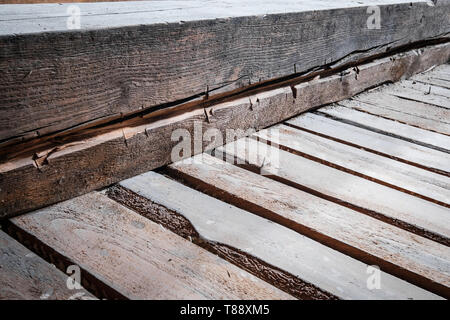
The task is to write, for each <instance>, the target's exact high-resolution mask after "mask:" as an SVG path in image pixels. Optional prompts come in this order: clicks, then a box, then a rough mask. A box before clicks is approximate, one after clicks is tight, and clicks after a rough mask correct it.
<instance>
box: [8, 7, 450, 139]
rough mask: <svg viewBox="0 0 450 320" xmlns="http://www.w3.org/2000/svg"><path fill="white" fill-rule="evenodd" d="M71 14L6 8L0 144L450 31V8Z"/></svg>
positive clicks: (84, 10)
mask: <svg viewBox="0 0 450 320" xmlns="http://www.w3.org/2000/svg"><path fill="white" fill-rule="evenodd" d="M70 5H71V4H58V3H55V4H35V5H2V6H1V10H0V48H1V49H0V57H1V59H0V69H1V70H2V71H3V72H2V74H1V81H0V93H1V94H0V106H1V107H0V108H1V109H0V110H1V111H2V112H1V114H0V140H5V139H11V138H14V137H33V136H39V135H44V134H49V133H53V132H56V131H61V130H65V129H68V128H72V127H75V126H78V125H81V124H85V123H86V122H90V121H93V120H97V121H101V120H105V119H109V118H111V117H112V118H116V119H117V118H120V117H121V115H123V114H130V113H133V112H138V111H141V110H142V109H149V108H151V107H155V106H159V105H164V104H166V103H174V102H177V101H179V100H183V99H187V98H195V97H202V96H205V95H210V94H213V93H218V92H221V91H229V90H233V89H237V88H242V87H245V86H247V85H249V84H250V83H257V82H260V81H265V80H270V79H274V78H280V77H284V76H291V75H293V74H295V73H302V72H307V71H309V70H313V69H315V68H323V67H324V66H337V65H343V64H345V63H347V62H350V61H357V60H360V59H362V58H367V57H369V56H372V55H375V54H380V53H384V52H386V51H392V50H393V49H395V48H398V47H401V46H411V43H415V42H421V41H426V40H433V39H436V38H440V39H444V40H445V39H448V33H449V32H450V28H449V26H448V23H446V22H447V20H448V16H447V12H448V10H450V9H449V8H450V3H449V2H448V1H439V2H437V3H436V4H435V5H433V6H429V5H428V3H427V2H426V1H417V0H414V1H411V0H409V1H406V0H405V1H400V2H399V1H397V0H381V1H380V0H377V1H375V0H361V1H358V2H355V1H350V0H345V1H344V0H341V1H338V2H336V1H300V2H299V1H298V0H284V1H282V2H277V1H275V2H274V1H268V0H264V1H261V0H249V1H246V2H245V3H244V4H243V3H242V1H238V0H229V1H227V2H222V1H206V0H194V1H136V2H127V1H124V2H113V3H79V4H77V7H78V8H79V10H80V28H79V29H69V27H68V21H71V20H68V19H69V18H70V17H71V14H70V13H68V11H67V10H68V8H69V6H70ZM371 5H378V6H379V9H380V16H381V17H382V23H381V25H380V29H374V28H368V27H367V21H368V17H369V15H368V13H367V7H369V6H371ZM324 21H327V22H328V21H333V23H324ZM417 21H421V24H423V25H426V26H427V27H426V28H422V27H420V28H418V27H417ZM69 26H70V25H69Z"/></svg>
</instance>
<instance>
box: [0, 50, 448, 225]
mask: <svg viewBox="0 0 450 320" xmlns="http://www.w3.org/2000/svg"><path fill="white" fill-rule="evenodd" d="M449 57H450V45H449V44H442V45H436V46H431V47H426V48H423V49H421V50H420V54H417V52H408V53H402V54H398V55H396V56H395V59H389V58H388V59H380V60H377V61H374V62H371V63H369V64H366V65H361V66H360V67H359V70H360V71H359V76H358V77H355V74H356V71H355V70H351V69H350V70H347V71H348V73H346V74H345V75H342V76H340V75H338V76H330V77H326V78H322V79H318V80H312V81H309V82H307V83H303V84H301V85H298V86H296V90H295V92H296V95H295V96H294V95H293V90H292V89H291V88H290V87H282V88H278V89H273V90H270V91H266V92H261V93H256V94H253V95H251V96H249V97H244V98H240V99H237V100H234V101H230V102H225V103H221V104H218V105H214V106H211V107H208V108H206V109H201V108H200V109H199V108H196V109H194V110H190V111H186V112H185V113H183V114H181V115H175V116H172V117H168V118H164V119H159V120H152V122H151V123H145V122H144V124H142V123H141V124H140V125H137V126H133V127H125V128H119V129H117V128H115V129H114V130H112V131H106V132H104V133H102V134H98V135H96V136H93V137H82V138H79V139H78V140H75V141H70V142H66V143H58V142H54V143H53V144H52V145H50V146H48V147H47V149H44V150H40V152H39V154H41V155H42V158H41V159H40V165H39V167H37V163H36V162H35V161H34V160H33V159H35V158H34V156H33V155H32V154H29V155H22V157H20V158H17V159H15V160H12V161H9V162H4V163H2V164H0V190H1V191H2V192H1V193H0V203H1V204H2V205H1V209H0V218H1V217H6V216H11V215H17V214H20V213H23V212H26V211H29V210H32V209H36V208H40V207H43V206H46V205H50V204H53V203H55V202H58V201H62V200H66V199H69V198H72V197H75V196H78V195H81V194H84V193H87V192H89V191H92V190H95V189H98V188H101V187H104V186H107V185H110V184H112V183H115V182H118V181H120V180H123V179H126V178H129V177H132V176H134V175H136V174H140V173H143V172H146V171H148V170H152V169H154V168H157V167H160V166H162V165H165V164H168V163H171V151H172V148H173V147H174V146H175V145H176V144H178V141H171V135H172V132H173V131H174V130H176V129H185V130H187V132H188V133H190V135H191V138H192V140H193V141H196V144H197V145H200V146H203V148H202V147H197V148H192V150H191V151H192V153H191V154H186V157H189V156H191V155H194V154H198V153H201V152H203V151H204V150H207V149H212V148H214V147H216V146H219V145H222V144H223V141H212V139H211V137H208V138H207V139H206V140H207V141H206V142H203V143H202V142H201V140H202V134H200V135H198V134H195V132H194V124H195V123H196V122H197V121H198V123H199V124H201V126H202V128H201V129H199V132H201V133H202V132H203V133H204V132H206V130H208V129H214V130H215V129H217V130H219V131H220V132H221V133H222V136H226V130H227V129H234V130H239V129H240V130H241V132H240V133H239V132H238V131H237V132H236V133H238V135H237V136H236V138H240V137H242V136H244V135H248V134H249V133H248V132H247V130H249V129H250V130H251V129H254V130H259V129H262V128H265V127H268V126H270V125H273V124H275V123H278V122H280V121H283V120H285V119H288V118H290V117H292V116H294V115H297V114H299V113H300V112H303V111H305V110H308V109H309V108H312V107H316V106H318V105H320V104H324V103H331V102H336V101H339V100H342V99H345V98H348V97H350V96H351V95H353V94H356V93H358V92H361V91H363V90H365V89H367V87H371V86H374V85H378V84H380V83H383V82H384V81H395V80H398V79H400V78H401V77H402V76H406V75H411V74H414V73H417V72H420V71H423V70H427V69H428V68H430V67H431V66H433V65H435V64H439V63H443V62H444V61H446V60H448V58H449ZM443 60H444V61H443ZM251 133H253V131H251ZM46 155H48V156H46Z"/></svg>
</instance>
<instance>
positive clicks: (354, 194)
mask: <svg viewBox="0 0 450 320" xmlns="http://www.w3.org/2000/svg"><path fill="white" fill-rule="evenodd" d="M218 149H219V151H222V152H223V153H226V155H232V156H235V157H237V158H238V159H240V160H244V161H246V162H247V163H249V165H250V166H253V167H254V168H255V169H258V168H261V167H262V166H263V165H264V162H265V163H266V165H265V166H264V172H263V174H264V175H265V176H268V177H271V178H272V179H274V180H277V181H280V182H282V183H285V184H287V185H291V186H293V187H295V188H298V189H300V190H305V191H309V190H311V193H313V194H315V195H317V196H319V197H322V198H324V199H327V200H331V201H335V202H337V203H339V204H342V205H345V206H347V207H349V208H351V209H354V210H356V211H359V212H361V213H363V214H367V215H370V216H373V217H376V218H379V219H380V220H382V221H385V222H388V223H391V224H394V225H397V226H400V227H402V228H404V229H406V230H408V231H411V232H415V233H417V234H419V235H421V236H425V237H428V238H430V239H432V240H435V241H439V242H441V243H443V244H445V245H447V246H450V215H449V213H450V209H449V208H446V207H443V206H440V205H437V204H434V203H432V202H430V201H426V200H423V199H419V198H416V197H414V196H412V195H408V194H405V193H403V192H400V191H397V190H395V189H392V188H389V187H386V186H382V185H380V184H377V183H375V182H372V181H368V180H367V179H363V178H361V177H357V176H355V175H352V174H350V173H346V172H342V171H341V170H339V169H336V168H331V167H329V166H326V165H324V164H321V163H318V162H316V161H313V160H310V159H307V158H305V157H301V156H298V155H295V154H292V153H290V152H288V151H284V150H280V149H277V148H275V147H272V146H267V145H266V144H264V143H262V142H258V141H256V140H253V139H250V138H244V139H240V140H238V141H236V142H234V143H231V144H228V145H225V146H223V147H220V148H218ZM275 163H276V164H277V165H276V166H274V165H270V164H275Z"/></svg>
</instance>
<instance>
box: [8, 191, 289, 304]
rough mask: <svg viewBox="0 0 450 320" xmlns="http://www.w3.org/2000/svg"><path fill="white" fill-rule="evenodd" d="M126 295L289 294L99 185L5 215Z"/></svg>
mask: <svg viewBox="0 0 450 320" xmlns="http://www.w3.org/2000/svg"><path fill="white" fill-rule="evenodd" d="M11 223H12V224H13V225H14V226H15V227H16V228H19V229H20V230H23V232H25V233H26V234H29V235H31V236H33V237H35V238H36V239H37V241H41V242H43V243H44V244H45V245H46V246H48V247H50V248H53V249H54V250H57V251H58V252H59V253H60V254H61V255H63V256H65V257H67V258H69V259H70V260H72V261H73V262H74V264H77V265H79V267H80V268H81V269H82V270H86V271H87V272H89V273H90V274H92V275H93V276H94V277H96V278H97V279H100V280H101V281H104V282H105V283H106V284H107V285H109V286H111V287H113V288H115V289H116V290H117V291H118V292H119V293H121V294H123V296H125V297H127V298H130V299H290V298H292V297H290V296H289V295H288V294H286V293H284V292H282V291H280V290H278V289H276V288H274V287H273V286H271V285H269V284H267V283H265V282H263V281H261V280H259V279H257V278H256V277H254V276H252V275H250V274H249V273H247V272H245V271H243V270H241V269H239V268H237V267H235V266H233V265H232V264H230V263H228V262H226V261H225V260H223V259H221V258H219V257H217V256H215V255H213V254H211V253H209V252H207V251H205V250H203V249H201V248H200V247H198V246H196V245H194V244H192V243H190V242H189V241H188V240H185V239H183V238H181V237H179V236H177V235H175V234H173V233H172V232H170V231H168V230H165V229H164V228H162V227H161V226H160V225H158V224H156V223H154V222H151V221H149V220H148V219H146V218H144V217H142V216H140V215H139V214H137V213H135V212H133V211H131V210H129V209H127V208H125V207H123V206H122V205H120V204H118V203H116V202H114V201H112V200H111V199H109V198H108V197H106V196H105V195H103V194H101V193H97V192H94V193H90V194H87V195H85V196H82V197H79V198H74V199H72V200H69V201H66V202H62V203H60V204H58V205H55V206H52V207H48V208H45V209H42V210H39V211H36V212H33V213H30V214H27V215H22V216H20V217H17V218H15V219H12V220H11Z"/></svg>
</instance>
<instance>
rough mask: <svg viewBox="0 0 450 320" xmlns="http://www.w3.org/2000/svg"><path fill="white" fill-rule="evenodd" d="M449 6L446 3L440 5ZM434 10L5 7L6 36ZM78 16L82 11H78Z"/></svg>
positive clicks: (293, 3)
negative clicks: (74, 20) (76, 19)
mask: <svg viewBox="0 0 450 320" xmlns="http://www.w3.org/2000/svg"><path fill="white" fill-rule="evenodd" d="M446 1H447V0H440V1H438V2H436V5H439V3H443V2H446ZM394 4H403V5H406V4H407V5H424V4H428V5H430V6H434V5H435V4H434V2H432V1H431V0H428V1H427V0H408V1H404V0H342V1H332V0H279V1H273V0H247V1H245V2H242V1H241V0H226V1H219V0H190V1H189V0H188V1H186V0H179V1H123V2H97V3H45V4H5V5H0V36H14V35H22V34H35V33H42V32H65V31H87V30H100V29H108V28H122V27H127V26H139V25H152V24H169V23H185V22H190V21H202V20H215V19H229V18H238V17H259V18H261V19H264V18H265V16H266V15H272V14H288V13H302V12H311V11H321V10H337V9H346V8H356V7H368V6H377V5H378V6H384V5H394ZM71 6H76V7H78V8H79V13H80V29H75V30H73V29H69V28H68V27H67V21H68V19H69V17H70V16H71V15H72V14H73V12H74V11H73V9H72V10H71V9H70V7H71ZM75 10H76V9H75Z"/></svg>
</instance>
